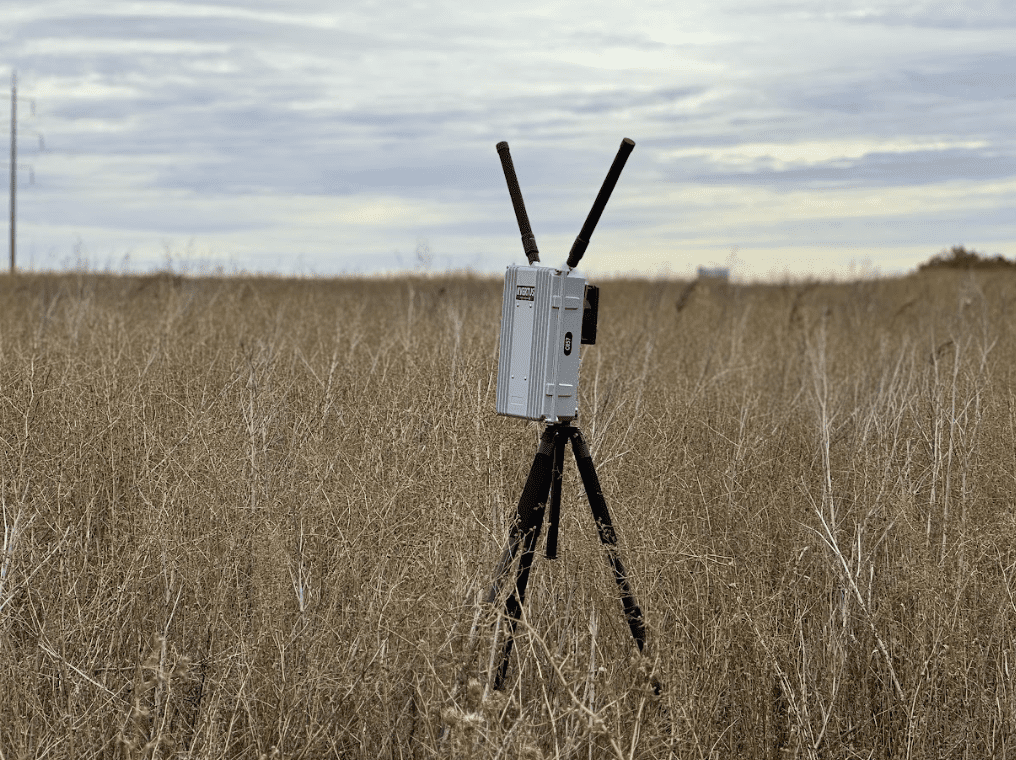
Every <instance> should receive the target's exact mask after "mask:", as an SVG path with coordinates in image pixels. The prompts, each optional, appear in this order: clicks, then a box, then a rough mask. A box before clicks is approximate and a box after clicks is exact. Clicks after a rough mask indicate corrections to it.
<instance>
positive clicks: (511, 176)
mask: <svg viewBox="0 0 1016 760" xmlns="http://www.w3.org/2000/svg"><path fill="white" fill-rule="evenodd" d="M634 144H635V143H632V145H634ZM497 154H498V155H499V156H500V157H501V168H502V169H504V178H505V180H506V181H507V182H508V194H509V195H511V197H512V206H514V207H515V218H516V219H518V221H519V232H521V233H522V248H523V250H525V252H526V258H527V259H529V263H530V264H535V263H536V262H537V261H539V260H540V251H539V249H537V247H536V237H535V236H534V235H533V229H532V227H530V226H529V217H528V216H527V215H526V204H525V203H524V202H523V201H522V191H521V190H519V180H518V177H516V176H515V166H514V165H513V164H512V154H511V153H509V152H508V143H506V142H503V141H502V142H499V143H498V144H497ZM614 181H615V182H616V181H617V180H616V179H615V180H614ZM608 195H609V193H608ZM593 224H595V222H593Z"/></svg>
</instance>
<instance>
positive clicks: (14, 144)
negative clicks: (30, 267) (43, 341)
mask: <svg viewBox="0 0 1016 760" xmlns="http://www.w3.org/2000/svg"><path fill="white" fill-rule="evenodd" d="M17 192H18V72H16V71H12V72H11V274H14V262H15V247H16V243H15V241H16V240H17V232H16V229H15V224H16V219H17V213H16V210H17Z"/></svg>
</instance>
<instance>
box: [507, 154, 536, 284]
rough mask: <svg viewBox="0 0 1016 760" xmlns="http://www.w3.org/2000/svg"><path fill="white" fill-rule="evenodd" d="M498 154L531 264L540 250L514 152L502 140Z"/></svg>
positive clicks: (524, 247) (523, 244)
mask: <svg viewBox="0 0 1016 760" xmlns="http://www.w3.org/2000/svg"><path fill="white" fill-rule="evenodd" d="M497 154H498V155H499V156H500V157H501V168H502V169H504V178H505V180H506V181H507V182H508V194H509V195H511V197H512V206H514V207H515V218H516V219H518V221H519V232H521V233H522V248H523V250H525V252H526V258H527V259H529V263H530V264H534V263H536V262H537V261H539V260H540V251H539V249H537V247H536V236H534V235H533V229H532V227H530V226H529V217H528V216H527V215H526V204H525V203H524V202H523V201H522V191H521V190H519V180H518V177H516V176H515V166H514V165H513V164H512V154H511V153H509V152H508V143H506V142H504V141H502V142H499V143H498V144H497Z"/></svg>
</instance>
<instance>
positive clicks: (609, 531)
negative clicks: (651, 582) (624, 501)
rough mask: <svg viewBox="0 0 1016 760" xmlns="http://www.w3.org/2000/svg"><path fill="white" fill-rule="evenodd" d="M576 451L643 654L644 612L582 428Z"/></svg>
mask: <svg viewBox="0 0 1016 760" xmlns="http://www.w3.org/2000/svg"><path fill="white" fill-rule="evenodd" d="M571 441H572V451H573V452H574V453H575V464H577V465H578V468H579V475H581V476H582V485H583V486H584V487H585V489H586V498H588V499H589V508H590V509H591V510H592V512H593V519H594V520H595V521H596V530H597V532H598V533H599V534H600V543H602V544H603V548H604V549H605V550H606V552H607V561H608V562H610V567H611V569H612V570H613V571H614V580H615V581H616V582H617V587H618V589H620V591H621V604H622V605H623V606H624V617H625V620H627V621H628V628H629V629H631V635H632V638H634V639H635V644H636V645H638V648H639V651H640V652H641V651H642V649H643V648H644V647H645V643H646V626H645V621H644V620H643V619H642V610H641V609H640V608H639V605H638V602H636V601H635V595H634V594H633V593H632V590H631V584H630V583H629V582H628V573H627V571H625V569H624V564H623V563H622V562H621V555H620V552H619V551H618V548H617V534H616V533H615V532H614V524H613V523H612V522H611V520H610V512H609V511H608V510H607V501H606V500H605V499H604V498H603V491H602V489H601V488H600V479H599V478H598V477H597V475H596V468H595V467H594V466H593V457H592V455H591V454H590V453H589V446H587V445H586V441H585V439H584V438H583V437H582V433H580V432H579V429H578V428H572V429H571Z"/></svg>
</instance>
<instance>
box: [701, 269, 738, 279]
mask: <svg viewBox="0 0 1016 760" xmlns="http://www.w3.org/2000/svg"><path fill="white" fill-rule="evenodd" d="M698 278H699V279H700V280H720V281H721V282H726V281H727V280H729V279H730V269H729V268H727V267H699V268H698Z"/></svg>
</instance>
